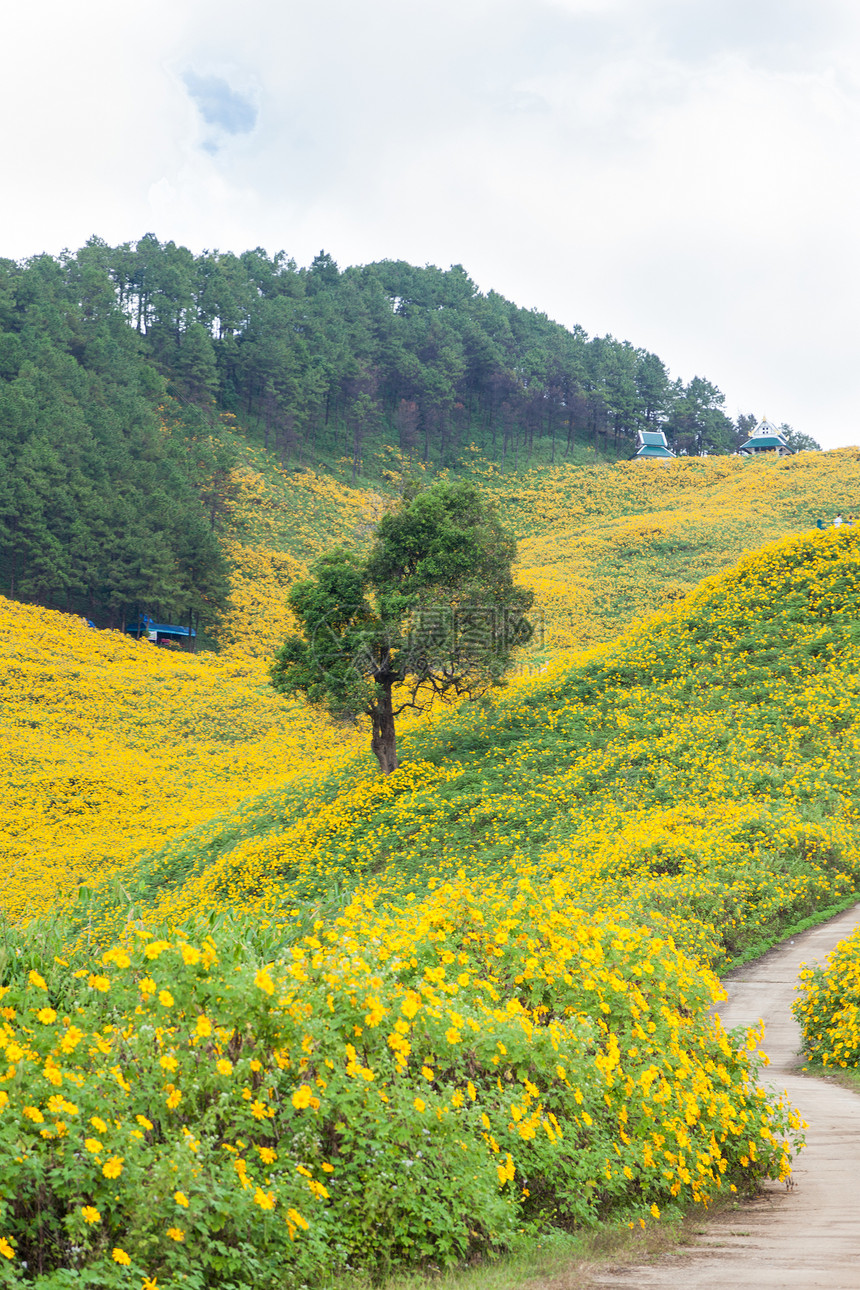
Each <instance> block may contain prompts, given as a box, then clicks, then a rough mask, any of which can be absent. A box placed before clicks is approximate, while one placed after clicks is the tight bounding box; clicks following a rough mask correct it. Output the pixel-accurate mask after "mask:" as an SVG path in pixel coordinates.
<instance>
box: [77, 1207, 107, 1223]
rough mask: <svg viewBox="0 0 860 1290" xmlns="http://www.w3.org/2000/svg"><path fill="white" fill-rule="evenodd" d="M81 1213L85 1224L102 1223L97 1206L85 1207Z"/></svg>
mask: <svg viewBox="0 0 860 1290" xmlns="http://www.w3.org/2000/svg"><path fill="white" fill-rule="evenodd" d="M81 1213H82V1214H83V1217H84V1222H85V1223H100V1222H101V1221H102V1216H101V1214H100V1213H99V1211H98V1210H97V1209H96V1207H95V1205H84V1207H83V1209H82V1210H81Z"/></svg>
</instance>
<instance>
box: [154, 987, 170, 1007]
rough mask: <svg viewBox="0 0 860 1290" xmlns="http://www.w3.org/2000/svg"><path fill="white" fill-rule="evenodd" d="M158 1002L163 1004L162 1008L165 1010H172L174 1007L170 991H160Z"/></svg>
mask: <svg viewBox="0 0 860 1290" xmlns="http://www.w3.org/2000/svg"><path fill="white" fill-rule="evenodd" d="M158 1002H159V1003H160V1004H161V1006H162V1007H163V1008H172V1007H173V995H172V994H171V993H170V991H169V990H159V992H158Z"/></svg>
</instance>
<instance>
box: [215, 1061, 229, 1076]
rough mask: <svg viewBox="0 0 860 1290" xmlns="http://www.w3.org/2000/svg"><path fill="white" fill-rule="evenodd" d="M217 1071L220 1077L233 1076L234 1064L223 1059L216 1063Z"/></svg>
mask: <svg viewBox="0 0 860 1290" xmlns="http://www.w3.org/2000/svg"><path fill="white" fill-rule="evenodd" d="M215 1069H216V1070H217V1072H218V1074H219V1075H232V1074H233V1063H232V1062H229V1061H228V1060H227V1058H226V1057H222V1058H221V1060H220V1061H218V1062H216V1063H215Z"/></svg>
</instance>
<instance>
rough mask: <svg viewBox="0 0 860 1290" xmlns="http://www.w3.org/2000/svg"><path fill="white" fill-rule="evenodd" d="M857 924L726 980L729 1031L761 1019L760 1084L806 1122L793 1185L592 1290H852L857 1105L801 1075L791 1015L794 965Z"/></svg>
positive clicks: (832, 929) (859, 1251)
mask: <svg viewBox="0 0 860 1290" xmlns="http://www.w3.org/2000/svg"><path fill="white" fill-rule="evenodd" d="M858 922H860V905H856V906H853V907H852V908H851V909H849V910H847V911H846V912H845V913H844V914H840V915H838V916H837V917H836V918H834V919H832V920H831V921H830V922H829V923H824V924H822V926H821V927H815V928H813V929H812V930H811V931H809V932H804V933H803V934H802V935H800V936H796V937H795V938H794V939H793V940H791V941H789V942H787V943H786V944H784V945H781V946H778V947H777V948H776V949H773V950H771V951H770V952H769V953H768V954H766V955H765V956H764V958H762V959H759V960H757V962H755V963H753V964H750V965H749V966H748V967H746V968H740V969H739V970H738V971H737V972H736V973H734V974H732V976H730V977H728V978H727V979H726V981H725V986H726V989H727V991H728V996H729V997H728V999H727V1000H726V1002H725V1003H723V1004H722V1005H721V1006H720V1015H721V1017H722V1019H723V1023H724V1025H725V1026H726V1028H727V1029H731V1027H732V1026H738V1025H747V1026H749V1025H753V1024H754V1023H755V1022H756V1021H758V1019H759V1017H763V1018H764V1021H765V1025H766V1031H765V1038H764V1043H763V1045H762V1047H763V1049H764V1051H765V1052H766V1053H767V1054H768V1056H769V1057H770V1059H771V1064H770V1066H769V1067H767V1068H766V1069H765V1071H764V1072H763V1076H764V1079H765V1082H766V1083H768V1084H772V1085H774V1086H776V1087H777V1088H780V1089H782V1088H785V1089H787V1090H788V1095H789V1097H790V1099H791V1101H792V1103H793V1104H794V1105H795V1106H796V1107H797V1108H798V1109H799V1110H800V1112H801V1114H802V1115H803V1118H804V1119H805V1120H806V1121H807V1124H808V1126H809V1127H808V1129H807V1131H806V1143H807V1145H806V1148H805V1149H804V1151H803V1152H802V1153H801V1154H800V1156H799V1157H798V1159H797V1160H796V1162H795V1164H794V1174H793V1177H794V1180H795V1183H796V1186H795V1187H794V1188H792V1189H791V1190H790V1191H789V1190H786V1188H785V1186H784V1184H782V1183H769V1184H768V1185H767V1189H766V1191H765V1193H764V1195H763V1196H762V1197H761V1198H760V1199H759V1200H756V1201H754V1202H748V1203H743V1204H742V1205H741V1206H740V1208H739V1209H737V1210H735V1211H732V1212H730V1213H727V1214H722V1215H719V1216H715V1217H714V1218H710V1219H709V1218H705V1219H704V1220H703V1223H702V1227H703V1229H704V1231H703V1234H702V1235H701V1236H700V1237H699V1238H698V1239H697V1241H696V1244H695V1245H693V1246H687V1247H686V1248H685V1250H684V1252H683V1253H679V1254H674V1255H671V1256H670V1257H668V1258H666V1259H665V1260H663V1261H661V1262H660V1263H658V1264H652V1265H650V1266H643V1267H624V1268H621V1267H619V1268H607V1269H606V1270H605V1271H602V1272H600V1273H597V1274H595V1275H594V1276H593V1281H592V1284H593V1285H594V1286H595V1287H602V1286H605V1287H609V1286H625V1287H627V1288H628V1290H639V1287H642V1290H646V1287H662V1288H663V1290H789V1288H791V1290H795V1288H796V1290H817V1287H819V1286H820V1287H826V1288H827V1290H860V1097H858V1096H857V1095H856V1094H855V1093H852V1092H849V1091H848V1090H846V1089H843V1088H840V1087H839V1086H838V1085H836V1084H832V1083H830V1082H829V1081H827V1080H823V1079H811V1078H810V1077H809V1076H806V1075H803V1074H801V1073H800V1069H799V1068H800V1064H801V1063H800V1060H799V1057H798V1050H799V1048H800V1032H799V1029H798V1027H797V1024H796V1023H795V1021H794V1019H793V1017H792V1015H791V1003H792V1000H793V998H794V987H795V983H796V980H797V974H798V971H799V969H800V965H801V963H804V962H805V963H812V962H815V961H821V960H823V959H824V958H825V956H826V955H827V954H828V953H829V952H830V950H831V949H833V947H834V945H835V944H836V942H837V941H840V940H842V939H843V938H844V937H845V936H847V935H848V934H849V933H850V932H851V931H853V929H854V928H855V927H856V926H857V924H858Z"/></svg>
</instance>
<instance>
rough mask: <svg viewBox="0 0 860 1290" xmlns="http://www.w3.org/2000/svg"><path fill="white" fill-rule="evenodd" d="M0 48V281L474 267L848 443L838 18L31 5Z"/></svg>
mask: <svg viewBox="0 0 860 1290" xmlns="http://www.w3.org/2000/svg"><path fill="white" fill-rule="evenodd" d="M0 31H2V34H3V38H4V39H3V44H4V48H5V49H6V57H5V58H4V69H3V77H2V78H0V105H2V119H3V120H4V121H5V122H6V126H5V128H4V130H3V131H2V134H0V175H2V191H3V200H2V203H0V256H3V257H7V258H12V259H24V258H26V257H28V256H31V255H36V254H39V253H41V252H44V251H48V252H50V253H52V254H57V253H58V252H60V251H61V250H62V249H63V248H69V249H72V250H73V249H76V248H77V247H79V246H81V245H82V244H83V243H84V242H85V241H86V239H87V238H88V237H91V236H93V235H96V236H98V237H101V238H103V239H105V240H106V241H107V242H109V243H111V244H116V243H120V242H127V241H136V240H137V239H138V238H140V237H142V236H143V234H144V233H147V232H151V233H154V234H156V236H157V237H158V238H159V239H160V240H161V241H175V242H177V243H181V244H184V245H186V246H188V247H190V248H191V249H192V250H194V251H196V252H199V251H202V250H204V249H209V250H214V249H216V248H217V249H219V250H224V251H226V250H231V251H235V252H240V251H242V250H245V249H247V248H252V247H257V246H261V247H263V248H265V249H266V250H267V251H268V252H269V253H270V254H274V253H275V252H277V251H279V250H282V249H283V250H285V251H286V252H287V253H288V255H290V256H292V257H293V258H294V259H295V260H296V261H297V262H298V263H299V264H308V263H310V261H311V260H312V258H313V256H314V255H315V254H316V253H317V252H318V251H320V250H321V249H325V250H326V251H328V252H329V253H330V254H331V255H332V256H333V257H334V258H335V260H336V261H337V262H338V264H339V265H340V266H341V267H345V266H346V265H348V264H365V263H369V262H371V261H373V260H379V259H386V258H387V259H404V260H409V261H411V262H412V263H415V264H437V265H440V266H442V267H447V266H448V265H450V264H462V265H463V266H464V267H465V269H466V270H467V272H468V273H469V275H470V276H471V277H472V278H473V280H474V281H475V282H476V283H477V284H478V286H479V287H480V289H481V290H482V291H489V290H495V291H498V292H500V293H501V294H502V295H504V296H507V297H508V298H509V299H511V300H514V301H515V302H516V303H517V304H519V305H523V306H525V307H527V308H534V309H537V310H539V311H540V312H542V313H546V314H548V315H549V316H550V317H551V318H553V319H555V320H556V321H558V322H561V323H564V324H565V325H567V326H572V325H573V324H576V323H578V324H580V325H581V326H582V327H584V328H585V330H586V331H587V332H589V333H590V334H592V335H605V334H607V333H611V334H612V335H613V336H616V337H617V338H618V339H623V340H629V341H630V342H631V343H632V344H633V345H635V346H637V347H642V348H644V349H648V350H651V351H654V352H655V353H657V354H659V356H660V357H661V358H662V359H663V361H664V362H665V363H666V364H667V366H668V367H669V369H670V372H671V374H672V376H673V377H681V378H682V379H683V380H685V381H686V380H689V379H690V378H692V377H693V376H704V377H706V378H707V379H709V380H711V381H713V382H714V383H715V384H716V385H718V386H719V387H720V389H721V390H722V391H723V393H724V394H725V396H726V403H725V410H726V411H727V412H728V413H729V414H730V415H731V416H736V415H737V414H738V413H740V412H744V413H747V412H753V413H755V414H756V415H758V416H764V415H766V416H767V417H768V418H769V419H770V420H772V421H775V422H777V423H782V422H787V423H789V424H790V425H792V426H793V427H794V428H795V429H796V430H800V431H804V432H805V433H807V434H811V435H812V436H813V437H814V438H816V439H817V440H818V441H819V442H820V443H821V444H822V445H823V446H825V447H836V446H840V445H844V444H857V443H860V398H858V395H860V391H858V361H857V358H858V342H860V334H858V333H860V326H858V323H860V317H858V315H860V249H858V248H860V241H858V233H857V230H858V227H860V180H858V165H857V158H858V145H860V6H858V5H857V4H856V3H854V0H432V3H431V0H301V2H298V0H243V3H242V4H241V5H239V4H236V3H234V2H231V3H225V2H224V0H146V3H143V0H78V2H77V3H76V4H74V5H70V4H69V3H68V0H64V2H63V3H60V2H59V0H28V3H27V4H26V5H15V6H11V5H8V6H5V14H4V17H3V18H2V20H0Z"/></svg>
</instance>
